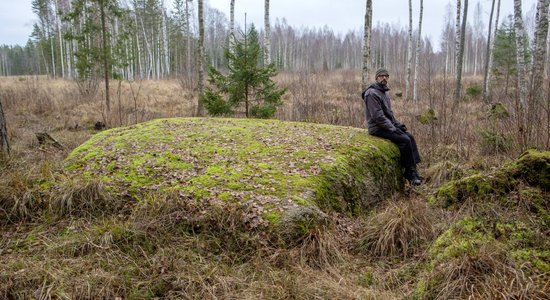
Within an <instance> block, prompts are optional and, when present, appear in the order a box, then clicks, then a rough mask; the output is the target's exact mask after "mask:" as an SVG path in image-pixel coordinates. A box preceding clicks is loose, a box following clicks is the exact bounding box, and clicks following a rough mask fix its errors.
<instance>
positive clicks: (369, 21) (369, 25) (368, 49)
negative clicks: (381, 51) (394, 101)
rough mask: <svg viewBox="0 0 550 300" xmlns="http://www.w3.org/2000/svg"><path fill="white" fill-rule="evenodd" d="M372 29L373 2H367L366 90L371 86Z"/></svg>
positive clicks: (364, 40) (365, 38)
mask: <svg viewBox="0 0 550 300" xmlns="http://www.w3.org/2000/svg"><path fill="white" fill-rule="evenodd" d="M371 29H372V0H367V7H366V12H365V26H364V37H363V74H362V77H363V78H362V87H363V90H365V89H366V88H367V87H368V84H369V71H370V59H371V58H370V55H371V53H370V52H371V34H372V32H371Z"/></svg>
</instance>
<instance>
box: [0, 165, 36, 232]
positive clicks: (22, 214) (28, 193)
mask: <svg viewBox="0 0 550 300" xmlns="http://www.w3.org/2000/svg"><path fill="white" fill-rule="evenodd" d="M35 171H36V170H31V171H29V172H28V173H24V172H23V171H21V170H9V169H4V170H2V173H4V172H5V173H6V174H5V175H4V174H3V175H2V176H1V177H0V220H1V221H0V223H13V222H17V221H20V220H28V219H30V218H31V217H32V216H33V215H34V214H35V213H36V210H37V209H39V208H40V207H41V206H42V195H41V194H40V193H39V192H38V191H37V190H36V188H35V184H34V182H33V175H32V174H33V173H34V172H35Z"/></svg>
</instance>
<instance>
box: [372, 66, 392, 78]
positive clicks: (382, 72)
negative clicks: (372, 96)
mask: <svg viewBox="0 0 550 300" xmlns="http://www.w3.org/2000/svg"><path fill="white" fill-rule="evenodd" d="M382 75H386V76H389V75H390V73H388V70H386V69H384V68H380V69H378V70H376V76H375V77H374V79H376V78H378V76H382Z"/></svg>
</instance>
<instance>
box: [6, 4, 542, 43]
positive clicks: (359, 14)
mask: <svg viewBox="0 0 550 300" xmlns="http://www.w3.org/2000/svg"><path fill="white" fill-rule="evenodd" d="M164 1H165V3H166V5H167V6H169V5H170V4H171V3H172V2H173V1H172V0H164ZM205 2H207V3H209V5H210V6H212V7H214V8H216V9H218V10H220V11H222V12H223V13H225V14H226V15H227V17H228V18H229V2H230V1H229V0H206V1H205ZM372 2H373V5H374V7H373V24H374V25H376V24H377V23H387V24H397V25H400V26H401V27H404V28H405V27H407V26H408V13H409V12H408V1H407V0H373V1H372ZM419 2H420V1H419V0H413V9H414V12H413V16H414V17H413V18H414V20H413V22H414V27H415V28H416V27H417V26H418V9H419ZM451 2H452V3H456V1H455V0H452V1H451V0H424V25H423V28H422V32H423V35H424V36H427V37H430V38H431V39H432V42H433V43H434V46H435V47H437V46H438V44H439V43H438V40H439V36H440V33H441V27H442V24H443V23H444V22H445V16H446V11H447V10H446V7H447V5H448V4H449V3H451ZM477 2H478V0H470V1H469V13H468V18H469V21H470V22H471V21H472V20H473V18H472V17H473V15H474V10H475V6H476V4H477ZM479 2H480V3H481V5H482V7H483V16H484V19H485V24H487V22H488V19H489V12H490V3H491V0H479ZM522 3H523V12H524V14H525V13H528V12H530V11H533V9H534V7H535V3H536V0H522ZM365 5H366V1H365V0H271V1H270V6H271V9H270V10H271V12H270V16H271V18H270V19H271V23H272V24H274V23H275V19H277V18H279V19H282V18H286V20H287V22H288V24H290V25H293V26H296V27H298V28H299V27H302V26H304V27H309V28H313V27H317V28H321V27H324V26H325V25H326V26H328V27H329V28H332V29H333V30H334V31H335V32H340V33H346V32H348V31H349V30H362V27H363V22H364V16H365ZM263 10H264V0H235V19H236V22H237V23H238V24H240V25H243V24H244V14H245V12H246V13H247V20H248V22H249V23H252V22H253V23H254V24H255V25H256V27H263ZM512 10H513V0H502V11H501V16H504V15H507V14H509V13H512ZM453 14H454V9H453ZM35 20H36V17H35V16H34V15H33V13H32V9H31V0H0V45H2V44H7V45H14V44H20V45H24V44H25V43H26V42H27V40H28V38H29V36H30V34H31V32H32V24H33V23H34V22H35ZM501 20H502V17H501Z"/></svg>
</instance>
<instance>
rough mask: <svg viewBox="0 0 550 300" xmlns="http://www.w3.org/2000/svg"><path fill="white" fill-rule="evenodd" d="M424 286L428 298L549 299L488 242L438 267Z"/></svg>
mask: <svg viewBox="0 0 550 300" xmlns="http://www.w3.org/2000/svg"><path fill="white" fill-rule="evenodd" d="M426 282H427V284H426V286H425V287H424V288H425V290H424V291H423V297H426V298H429V299H548V296H549V294H548V293H546V292H545V291H544V290H540V289H538V288H537V286H536V285H535V284H534V283H533V281H532V279H531V278H530V277H528V276H526V275H525V274H524V273H523V272H522V271H521V270H518V269H514V268H513V267H511V264H510V263H509V261H508V260H507V257H506V253H505V251H504V250H502V249H498V248H495V247H494V246H492V245H489V244H485V245H483V246H481V247H480V248H479V250H478V251H477V252H476V253H464V254H463V255H461V256H459V257H456V258H454V259H451V260H449V261H446V262H443V263H440V264H439V265H437V266H435V268H434V270H433V272H432V273H431V274H430V276H429V278H428V280H427V281H426Z"/></svg>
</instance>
